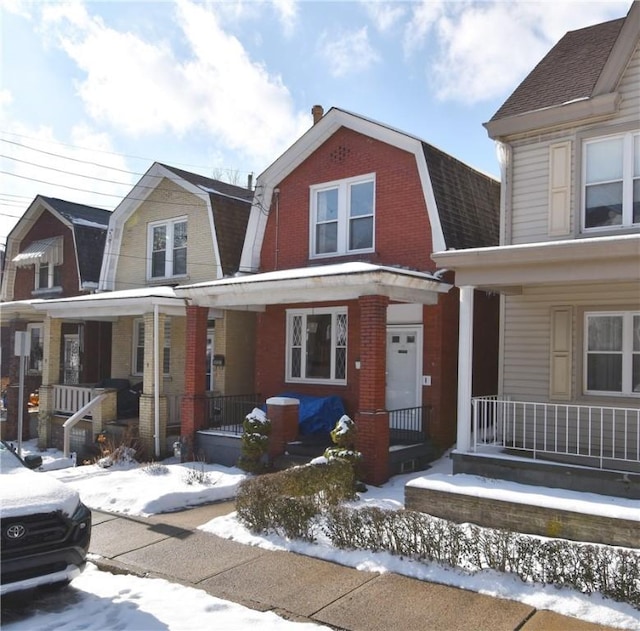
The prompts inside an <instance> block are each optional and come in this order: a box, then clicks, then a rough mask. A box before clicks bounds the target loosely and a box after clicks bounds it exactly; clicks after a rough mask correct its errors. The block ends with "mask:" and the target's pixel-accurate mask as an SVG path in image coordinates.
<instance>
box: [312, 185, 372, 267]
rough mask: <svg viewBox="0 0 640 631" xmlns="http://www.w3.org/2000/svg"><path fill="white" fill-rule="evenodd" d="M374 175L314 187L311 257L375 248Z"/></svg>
mask: <svg viewBox="0 0 640 631" xmlns="http://www.w3.org/2000/svg"><path fill="white" fill-rule="evenodd" d="M374 216H375V176H374V175H373V174H370V175H365V176H359V177H357V178H350V179H347V180H340V181H338V182H330V183H327V184H321V185H318V186H313V187H311V235H310V241H311V246H310V247H311V258H316V257H322V256H335V255H336V254H349V253H351V252H361V251H367V250H372V249H373V227H374V226H373V220H374Z"/></svg>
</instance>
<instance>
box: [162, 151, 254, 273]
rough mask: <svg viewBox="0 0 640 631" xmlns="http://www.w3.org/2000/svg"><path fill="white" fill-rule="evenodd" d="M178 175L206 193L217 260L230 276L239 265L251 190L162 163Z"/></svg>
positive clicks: (249, 207) (223, 270)
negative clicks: (213, 229) (218, 255)
mask: <svg viewBox="0 0 640 631" xmlns="http://www.w3.org/2000/svg"><path fill="white" fill-rule="evenodd" d="M162 166H163V167H165V168H166V169H168V170H169V171H171V172H172V173H174V174H175V175H177V176H178V177H181V178H182V179H184V180H186V181H187V182H190V183H191V184H193V185H194V186H198V187H199V188H201V189H202V190H203V191H204V192H206V193H209V199H210V201H211V208H212V211H213V223H214V225H215V227H216V235H217V237H218V250H219V252H220V263H221V265H222V273H223V275H224V276H231V275H233V274H235V273H236V272H237V271H238V268H239V267H240V257H241V256H242V247H243V245H244V238H245V234H246V231H247V224H248V223H249V215H250V213H251V202H252V201H253V191H252V190H250V189H248V188H243V187H241V186H236V185H234V184H228V183H227V182H221V181H219V180H214V179H211V178H208V177H204V176H202V175H196V174H195V173H189V172H188V171H183V170H182V169H176V168H174V167H170V166H167V165H166V164H163V165H162Z"/></svg>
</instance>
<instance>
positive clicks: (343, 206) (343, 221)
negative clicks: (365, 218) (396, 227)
mask: <svg viewBox="0 0 640 631" xmlns="http://www.w3.org/2000/svg"><path fill="white" fill-rule="evenodd" d="M366 182H373V217H372V220H373V226H372V235H371V247H368V248H360V249H357V250H350V249H349V230H348V226H349V213H348V210H349V196H348V191H349V188H350V186H352V185H353V184H364V183H366ZM332 188H337V189H338V217H337V222H338V237H337V249H336V251H335V252H327V253H322V254H316V225H317V220H316V217H317V210H316V199H317V193H319V192H321V191H323V190H330V189H332ZM375 246H376V174H375V173H367V174H365V175H358V176H355V177H350V178H345V179H342V180H334V181H332V182H324V183H322V184H314V185H313V186H310V187H309V258H310V259H326V258H331V257H335V256H345V255H349V254H356V253H361V252H374V251H375Z"/></svg>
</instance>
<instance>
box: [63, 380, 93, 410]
mask: <svg viewBox="0 0 640 631" xmlns="http://www.w3.org/2000/svg"><path fill="white" fill-rule="evenodd" d="M92 397H93V388H92V387H82V386H63V385H54V386H53V409H54V411H55V412H60V413H62V414H75V413H76V412H77V411H78V410H79V409H80V408H83V407H84V406H85V405H87V403H89V401H91V399H92Z"/></svg>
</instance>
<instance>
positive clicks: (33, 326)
mask: <svg viewBox="0 0 640 631" xmlns="http://www.w3.org/2000/svg"><path fill="white" fill-rule="evenodd" d="M34 329H40V342H41V345H42V350H43V351H44V324H42V323H41V322H38V323H29V324H27V335H28V336H29V339H31V331H33V330H34ZM31 351H33V348H31ZM30 361H31V358H30V357H29V358H27V373H29V374H30V375H41V374H42V358H41V359H40V369H39V370H38V369H37V368H31V367H30V366H29V362H30Z"/></svg>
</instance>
